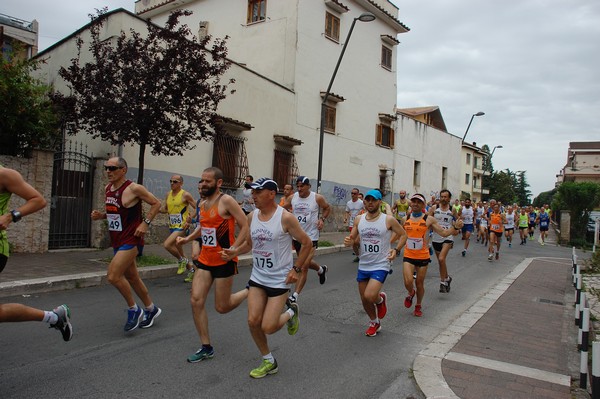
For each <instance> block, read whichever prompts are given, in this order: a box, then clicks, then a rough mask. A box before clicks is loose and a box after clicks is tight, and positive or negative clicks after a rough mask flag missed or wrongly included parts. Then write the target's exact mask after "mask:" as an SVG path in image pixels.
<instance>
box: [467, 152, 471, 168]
mask: <svg viewBox="0 0 600 399" xmlns="http://www.w3.org/2000/svg"><path fill="white" fill-rule="evenodd" d="M467 165H471V154H467Z"/></svg>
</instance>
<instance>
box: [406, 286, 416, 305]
mask: <svg viewBox="0 0 600 399" xmlns="http://www.w3.org/2000/svg"><path fill="white" fill-rule="evenodd" d="M416 293H417V291H416V290H413V292H412V294H410V295H409V296H407V297H406V298H404V307H405V308H410V307H411V306H412V303H413V298H414V297H415V294H416Z"/></svg>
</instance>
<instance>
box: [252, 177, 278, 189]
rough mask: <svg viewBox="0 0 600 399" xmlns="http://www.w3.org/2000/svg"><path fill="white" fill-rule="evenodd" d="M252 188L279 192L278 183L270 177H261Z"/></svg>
mask: <svg viewBox="0 0 600 399" xmlns="http://www.w3.org/2000/svg"><path fill="white" fill-rule="evenodd" d="M250 188H252V189H254V190H271V191H278V187H277V183H276V182H275V181H274V180H272V179H270V178H268V177H261V178H260V179H258V180H257V181H255V182H253V183H251V184H250Z"/></svg>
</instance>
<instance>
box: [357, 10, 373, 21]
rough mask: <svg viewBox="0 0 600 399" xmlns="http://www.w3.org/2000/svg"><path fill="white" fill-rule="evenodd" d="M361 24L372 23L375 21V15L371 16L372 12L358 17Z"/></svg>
mask: <svg viewBox="0 0 600 399" xmlns="http://www.w3.org/2000/svg"><path fill="white" fill-rule="evenodd" d="M357 19H358V20H359V21H360V22H371V21H375V19H376V18H375V15H373V14H371V13H370V12H365V13H362V14H360V15H359V16H358V18H357Z"/></svg>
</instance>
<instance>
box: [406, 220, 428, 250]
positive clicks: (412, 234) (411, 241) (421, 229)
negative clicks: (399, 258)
mask: <svg viewBox="0 0 600 399" xmlns="http://www.w3.org/2000/svg"><path fill="white" fill-rule="evenodd" d="M404 230H406V235H408V239H407V240H406V246H405V247H404V257H405V258H411V259H430V258H429V242H428V241H427V238H426V236H427V222H426V221H425V218H421V219H419V220H416V221H415V220H413V219H412V218H410V217H409V218H408V219H407V220H406V222H404Z"/></svg>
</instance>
